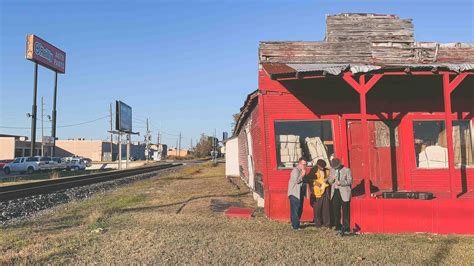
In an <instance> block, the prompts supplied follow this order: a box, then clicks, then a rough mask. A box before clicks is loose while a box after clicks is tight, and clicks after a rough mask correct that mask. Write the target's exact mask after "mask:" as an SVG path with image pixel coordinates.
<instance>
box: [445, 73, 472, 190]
mask: <svg viewBox="0 0 474 266" xmlns="http://www.w3.org/2000/svg"><path fill="white" fill-rule="evenodd" d="M466 76H467V74H466V73H461V74H459V75H457V76H456V77H455V78H454V79H453V81H449V74H446V73H445V74H443V97H444V113H445V115H446V117H445V120H446V139H447V144H448V166H449V191H450V192H451V198H452V199H455V198H457V195H456V191H454V175H455V174H456V172H455V169H454V146H453V145H454V144H453V118H452V114H453V113H452V110H451V93H452V92H453V91H454V89H456V87H457V86H458V85H459V84H460V83H461V81H463V80H464V78H465V77H466Z"/></svg>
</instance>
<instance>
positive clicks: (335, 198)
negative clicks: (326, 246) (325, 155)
mask: <svg viewBox="0 0 474 266" xmlns="http://www.w3.org/2000/svg"><path fill="white" fill-rule="evenodd" d="M331 167H332V169H331V172H330V174H329V178H328V183H329V184H331V188H332V189H331V203H332V207H333V212H334V223H335V225H336V230H338V231H340V232H341V234H345V233H350V224H351V220H350V218H351V213H350V207H351V191H352V172H351V170H350V169H349V168H347V167H345V166H344V165H342V164H341V161H340V160H339V159H338V158H334V159H333V160H332V161H331ZM341 208H342V225H341Z"/></svg>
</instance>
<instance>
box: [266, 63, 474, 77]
mask: <svg viewBox="0 0 474 266" xmlns="http://www.w3.org/2000/svg"><path fill="white" fill-rule="evenodd" d="M262 67H263V69H264V70H265V72H266V73H267V74H268V75H269V76H270V77H271V78H273V79H275V78H294V77H304V76H305V75H333V76H337V75H340V74H341V73H343V72H346V71H350V72H351V73H354V74H356V73H368V72H373V73H376V72H381V71H383V72H387V71H397V70H398V71H407V72H411V71H440V70H446V71H452V72H457V73H460V72H464V71H473V70H474V64H470V63H463V64H393V65H385V66H378V65H362V64H281V63H269V64H262ZM283 69H284V71H283ZM274 70H278V71H274Z"/></svg>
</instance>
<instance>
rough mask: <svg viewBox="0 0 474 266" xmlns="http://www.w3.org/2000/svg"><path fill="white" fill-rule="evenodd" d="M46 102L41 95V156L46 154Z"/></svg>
mask: <svg viewBox="0 0 474 266" xmlns="http://www.w3.org/2000/svg"><path fill="white" fill-rule="evenodd" d="M43 120H44V102H43V96H41V156H44V124H43Z"/></svg>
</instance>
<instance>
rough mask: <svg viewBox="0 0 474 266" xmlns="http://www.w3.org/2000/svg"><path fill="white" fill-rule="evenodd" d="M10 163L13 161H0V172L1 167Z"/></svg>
mask: <svg viewBox="0 0 474 266" xmlns="http://www.w3.org/2000/svg"><path fill="white" fill-rule="evenodd" d="M11 162H13V160H0V170H3V167H5V165H7V164H8V163H11Z"/></svg>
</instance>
